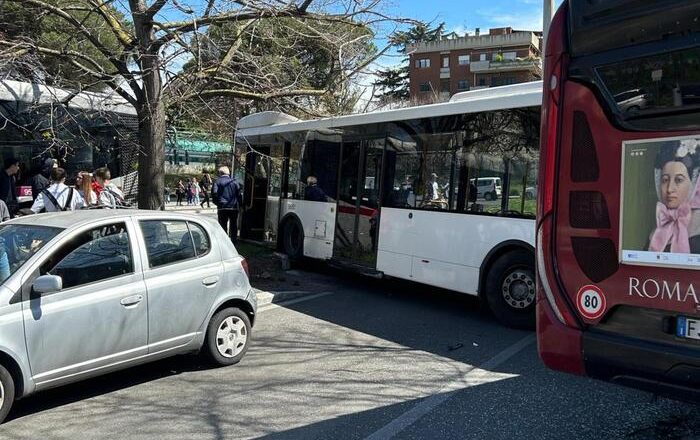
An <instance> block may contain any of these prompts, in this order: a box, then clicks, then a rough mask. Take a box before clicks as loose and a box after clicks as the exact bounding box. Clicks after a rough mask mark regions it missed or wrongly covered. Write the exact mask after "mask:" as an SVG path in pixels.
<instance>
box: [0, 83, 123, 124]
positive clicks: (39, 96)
mask: <svg viewBox="0 0 700 440" xmlns="http://www.w3.org/2000/svg"><path fill="white" fill-rule="evenodd" d="M74 93H75V92H72V91H70V90H65V89H59V88H56V87H49V86H44V85H41V84H36V83H30V82H22V81H12V80H1V81H0V101H14V102H27V103H33V104H51V103H57V102H60V101H62V100H65V99H67V98H69V97H71V95H73V94H74ZM68 107H69V108H78V109H83V110H96V111H109V112H115V113H120V114H123V115H136V109H134V107H133V106H132V105H131V104H129V103H128V102H127V101H126V100H125V99H124V98H122V97H121V96H118V95H112V94H108V93H96V92H80V93H77V94H75V96H73V97H72V98H71V99H70V101H69V103H68Z"/></svg>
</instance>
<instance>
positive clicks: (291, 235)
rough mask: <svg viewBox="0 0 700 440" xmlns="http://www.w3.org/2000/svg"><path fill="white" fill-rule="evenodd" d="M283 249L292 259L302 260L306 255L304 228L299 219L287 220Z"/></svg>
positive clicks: (283, 236)
mask: <svg viewBox="0 0 700 440" xmlns="http://www.w3.org/2000/svg"><path fill="white" fill-rule="evenodd" d="M282 250H283V251H284V253H285V254H287V256H288V257H289V258H290V259H291V260H300V259H301V258H302V257H303V256H304V228H302V226H301V224H300V223H299V222H298V221H297V220H294V219H292V220H288V221H287V222H285V224H284V233H283V235H282Z"/></svg>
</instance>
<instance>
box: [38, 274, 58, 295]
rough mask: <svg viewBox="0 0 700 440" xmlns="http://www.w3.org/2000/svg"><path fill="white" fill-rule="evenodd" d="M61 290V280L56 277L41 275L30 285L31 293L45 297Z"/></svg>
mask: <svg viewBox="0 0 700 440" xmlns="http://www.w3.org/2000/svg"><path fill="white" fill-rule="evenodd" d="M61 290H63V278H61V277H59V276H58V275H42V276H40V277H39V278H37V279H36V280H34V284H32V292H33V293H35V294H36V295H45V294H48V293H55V292H60V291H61Z"/></svg>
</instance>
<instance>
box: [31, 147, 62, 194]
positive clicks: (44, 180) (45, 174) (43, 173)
mask: <svg viewBox="0 0 700 440" xmlns="http://www.w3.org/2000/svg"><path fill="white" fill-rule="evenodd" d="M54 166H57V164H56V162H54V160H53V159H51V158H50V157H49V158H46V159H44V160H43V161H42V163H41V168H40V169H39V172H38V173H36V174H35V175H33V176H32V178H31V179H30V184H31V185H32V197H33V198H34V200H36V198H37V197H39V194H41V192H42V191H43V190H45V189H46V188H48V187H49V185H51V181H50V177H51V170H53V168H54Z"/></svg>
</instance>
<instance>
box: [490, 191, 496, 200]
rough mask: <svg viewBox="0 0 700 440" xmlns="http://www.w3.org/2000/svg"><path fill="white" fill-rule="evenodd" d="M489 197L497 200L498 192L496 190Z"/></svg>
mask: <svg viewBox="0 0 700 440" xmlns="http://www.w3.org/2000/svg"><path fill="white" fill-rule="evenodd" d="M491 199H492V200H498V193H497V192H496V191H494V192H492V193H491Z"/></svg>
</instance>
